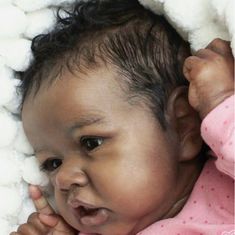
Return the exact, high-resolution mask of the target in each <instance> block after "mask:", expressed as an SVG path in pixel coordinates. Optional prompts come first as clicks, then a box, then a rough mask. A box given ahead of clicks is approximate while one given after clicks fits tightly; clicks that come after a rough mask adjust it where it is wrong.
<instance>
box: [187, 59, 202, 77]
mask: <svg viewBox="0 0 235 235" xmlns="http://www.w3.org/2000/svg"><path fill="white" fill-rule="evenodd" d="M202 63H203V61H202V59H200V58H198V57H197V56H189V57H188V58H187V59H186V60H185V61H184V65H183V74H184V76H185V78H186V79H187V80H188V81H191V80H192V79H193V76H194V71H195V70H198V66H200V65H201V64H202Z"/></svg>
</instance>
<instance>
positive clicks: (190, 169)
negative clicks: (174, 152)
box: [161, 156, 206, 219]
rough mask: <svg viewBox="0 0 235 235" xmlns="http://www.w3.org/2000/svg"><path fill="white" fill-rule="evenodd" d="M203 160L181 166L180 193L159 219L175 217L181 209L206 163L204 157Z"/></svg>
mask: <svg viewBox="0 0 235 235" xmlns="http://www.w3.org/2000/svg"><path fill="white" fill-rule="evenodd" d="M203 158H204V159H202V158H201V157H198V158H197V159H195V160H193V161H191V162H190V163H187V164H186V165H184V164H183V165H182V166H181V167H182V171H181V172H183V173H182V174H181V175H180V176H179V177H178V179H179V181H180V182H179V183H180V184H181V188H182V191H181V193H180V194H179V197H178V199H177V200H176V202H174V203H173V205H172V207H171V208H170V209H169V210H168V212H167V213H166V214H165V215H164V216H163V217H162V218H161V219H168V218H172V217H175V216H176V215H177V214H178V213H179V212H180V211H181V210H182V209H183V207H184V206H185V204H186V203H187V201H188V198H189V196H190V195H191V192H192V190H193V188H194V185H195V183H196V181H197V180H198V177H199V176H200V174H201V171H202V168H203V166H204V164H205V162H206V157H205V156H203ZM183 168H186V170H185V169H184V170H183Z"/></svg>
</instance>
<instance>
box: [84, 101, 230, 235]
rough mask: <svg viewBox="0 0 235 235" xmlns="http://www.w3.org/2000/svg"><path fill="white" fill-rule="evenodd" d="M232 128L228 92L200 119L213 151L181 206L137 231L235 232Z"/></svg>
mask: <svg viewBox="0 0 235 235" xmlns="http://www.w3.org/2000/svg"><path fill="white" fill-rule="evenodd" d="M234 130H235V129H234V96H232V97H230V98H228V99H227V100H225V101H224V102H223V103H222V104H220V105H219V106H218V107H216V108H215V109H214V110H212V111H211V112H210V113H209V114H208V115H207V116H206V118H205V119H204V120H203V122H202V125H201V133H202V137H203V139H204V140H205V142H206V143H207V144H208V145H209V146H210V147H211V149H212V150H213V153H212V156H211V158H210V159H209V160H208V161H207V162H206V164H205V166H204V168H203V170H202V172H201V174H200V176H199V178H198V180H197V182H196V184H195V186H194V189H193V191H192V193H191V195H190V197H189V199H188V201H187V203H186V204H185V206H184V208H183V209H182V210H181V212H180V213H179V214H178V215H177V216H176V217H174V218H170V219H165V220H161V221H158V222H156V223H154V224H152V225H151V226H149V227H147V228H146V229H144V230H143V231H141V232H139V233H138V234H137V235H234V234H235V228H234V180H233V178H234V141H235V140H234ZM80 235H82V234H80ZM83 235H85V234H83ZM110 235H112V231H110Z"/></svg>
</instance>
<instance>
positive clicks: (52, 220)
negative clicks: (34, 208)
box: [39, 213, 74, 235]
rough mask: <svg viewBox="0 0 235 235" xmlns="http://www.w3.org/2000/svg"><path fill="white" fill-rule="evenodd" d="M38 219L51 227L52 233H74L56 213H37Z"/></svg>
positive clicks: (62, 234)
mask: <svg viewBox="0 0 235 235" xmlns="http://www.w3.org/2000/svg"><path fill="white" fill-rule="evenodd" d="M39 219H40V221H41V222H42V223H43V224H44V225H46V226H48V227H50V228H53V231H54V233H53V234H55V235H57V234H58V235H60V234H61V235H64V234H74V233H73V231H74V230H73V229H72V228H71V227H70V226H69V225H67V224H66V222H65V221H64V220H63V219H62V218H61V217H60V216H58V215H45V214H42V213H39ZM56 232H57V233H56Z"/></svg>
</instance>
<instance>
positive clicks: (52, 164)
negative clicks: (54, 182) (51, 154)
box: [40, 158, 62, 172]
mask: <svg viewBox="0 0 235 235" xmlns="http://www.w3.org/2000/svg"><path fill="white" fill-rule="evenodd" d="M61 164H62V160H61V159H58V158H52V159H47V160H46V161H45V162H43V163H42V164H41V166H40V169H41V170H42V171H46V172H52V171H54V170H55V169H57V168H58V167H60V165H61Z"/></svg>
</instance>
